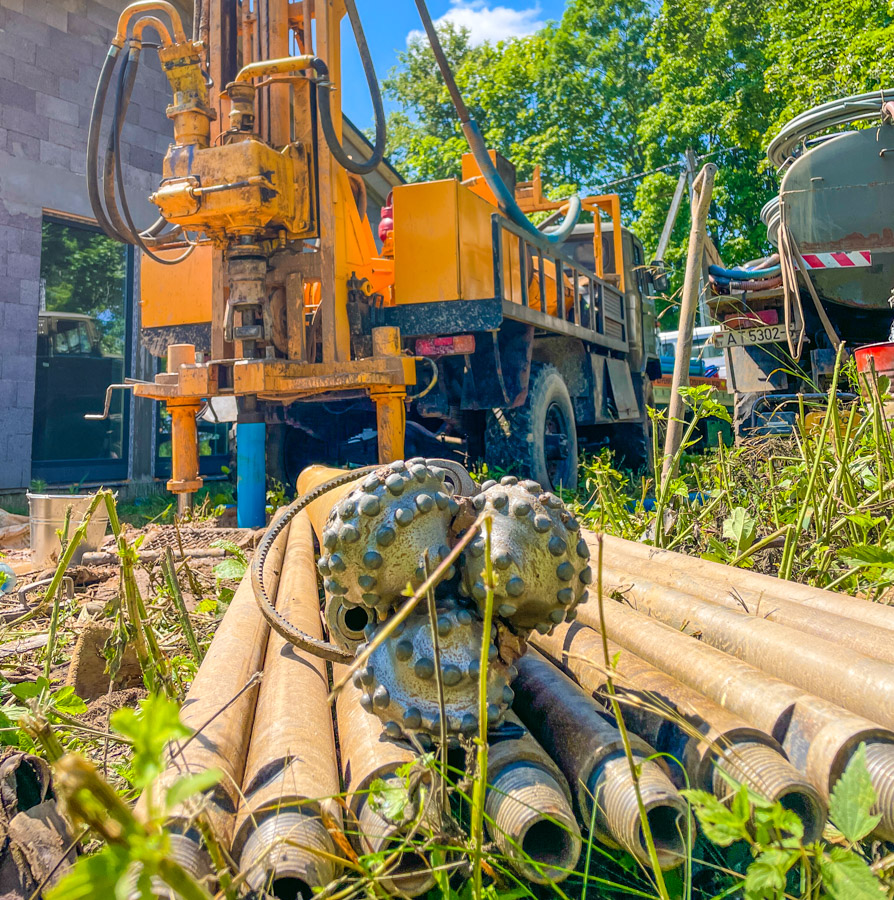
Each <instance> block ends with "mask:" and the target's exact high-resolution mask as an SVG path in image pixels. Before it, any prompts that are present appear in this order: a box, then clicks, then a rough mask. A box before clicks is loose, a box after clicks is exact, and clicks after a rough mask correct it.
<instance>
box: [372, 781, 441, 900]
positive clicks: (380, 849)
mask: <svg viewBox="0 0 894 900" xmlns="http://www.w3.org/2000/svg"><path fill="white" fill-rule="evenodd" d="M387 780H390V779H386V781H387ZM397 780H398V782H400V779H397ZM357 820H358V823H359V825H360V837H361V843H362V844H363V845H364V846H363V851H364V852H366V853H373V854H375V853H386V854H387V853H389V852H394V851H395V850H397V849H398V848H400V846H401V842H402V833H403V831H402V829H401V828H400V827H398V826H397V825H394V824H393V823H391V822H389V821H388V820H387V819H384V818H383V817H382V816H380V815H379V814H378V813H377V812H376V811H375V810H374V809H373V808H372V805H371V804H370V802H369V800H367V801H366V802H365V803H364V804H363V806H362V807H361V809H360V815H359V816H358V817H357ZM379 881H380V883H381V885H382V887H383V888H384V889H385V890H386V891H388V892H389V893H395V894H397V893H400V894H406V895H407V896H409V897H418V896H419V895H420V894H424V893H425V892H426V891H428V890H431V888H433V887H434V886H435V877H434V875H433V874H432V870H431V862H430V860H429V859H428V857H427V855H426V854H424V853H422V852H421V851H419V850H417V849H416V848H415V847H413V846H412V845H407V846H406V847H405V848H404V850H403V853H402V854H401V857H400V860H399V861H398V863H397V865H396V866H394V867H392V868H391V869H389V871H388V873H387V875H385V876H383V877H382V878H380V879H379Z"/></svg>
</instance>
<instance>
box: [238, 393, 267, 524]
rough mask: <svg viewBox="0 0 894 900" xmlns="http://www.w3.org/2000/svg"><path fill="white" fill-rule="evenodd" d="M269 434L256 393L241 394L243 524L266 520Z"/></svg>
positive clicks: (240, 501) (240, 496) (240, 506)
mask: <svg viewBox="0 0 894 900" xmlns="http://www.w3.org/2000/svg"><path fill="white" fill-rule="evenodd" d="M266 436H267V427H266V425H265V424H264V413H263V410H260V409H259V408H258V402H257V400H256V399H255V398H254V397H246V398H244V399H243V398H239V418H238V420H237V422H236V522H237V524H238V525H239V527H240V528H263V527H264V525H265V524H266V521H267V517H266V506H267V503H266V499H267V498H266V488H267V465H266Z"/></svg>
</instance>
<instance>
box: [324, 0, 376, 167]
mask: <svg viewBox="0 0 894 900" xmlns="http://www.w3.org/2000/svg"><path fill="white" fill-rule="evenodd" d="M345 10H346V11H347V13H348V19H349V20H350V22H351V28H352V29H353V31H354V40H355V42H356V43H357V50H358V52H359V53H360V63H361V65H362V66H363V74H364V75H365V76H366V83H367V85H369V97H370V99H371V100H372V105H373V114H374V116H375V122H376V140H375V144H374V145H373V153H372V156H371V157H370V158H369V159H368V160H366V162H362V163H360V162H356V161H355V160H353V159H351V157H350V156H348V154H347V153H345V150H344V147H342V145H341V144H340V143H339V140H338V135H337V134H336V133H335V126H334V124H333V122H332V104H331V102H330V97H329V87H330V81H329V67H328V66H327V65H326V63H325V62H324V61H323V60H322V59H314V61H313V67H314V70H315V71H316V73H317V74H318V75H319V76H320V77H319V79H318V80H317V106H318V107H319V110H320V127H321V128H322V130H323V136H324V137H325V138H326V143H327V145H328V146H329V152H330V153H331V154H332V155H333V156H334V157H335V160H336V162H337V163H338V164H339V165H340V166H342V167H344V168H345V169H347V170H348V171H349V172H353V173H354V174H355V175H368V174H369V173H370V172H372V171H374V170H375V168H376V167H377V166H378V165H379V163H381V162H382V160H383V159H384V158H385V136H386V133H385V107H384V105H383V103H382V90H381V88H380V87H379V80H378V79H377V78H376V70H375V69H374V68H373V63H372V56H371V54H370V52H369V45H368V44H367V42H366V35H365V34H364V33H363V25H362V24H361V22H360V16H359V15H358V14H357V6H356V4H355V3H354V0H345Z"/></svg>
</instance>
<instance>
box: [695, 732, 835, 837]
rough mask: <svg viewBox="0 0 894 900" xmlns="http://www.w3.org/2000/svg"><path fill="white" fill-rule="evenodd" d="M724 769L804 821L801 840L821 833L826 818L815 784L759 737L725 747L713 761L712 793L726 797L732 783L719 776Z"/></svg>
mask: <svg viewBox="0 0 894 900" xmlns="http://www.w3.org/2000/svg"><path fill="white" fill-rule="evenodd" d="M721 771H722V772H725V773H726V774H727V775H728V776H729V777H730V778H732V779H733V781H735V782H737V783H738V784H744V785H745V786H746V787H747V788H749V790H752V791H754V793H756V794H759V795H760V796H761V797H765V798H766V799H767V800H772V801H774V802H775V801H779V803H781V804H782V805H783V806H784V807H785V808H786V809H789V810H791V811H792V812H793V813H795V815H797V816H798V818H799V819H800V820H801V822H802V823H803V825H804V840H805V841H806V842H809V841H814V840H816V839H817V838H819V836H820V835H821V834H822V831H823V825H824V824H825V821H826V804H825V802H824V801H823V798H822V797H821V796H820V795H819V792H818V791H817V790H816V788H815V787H814V786H813V785H812V784H811V783H810V782H809V781H807V779H806V778H805V777H804V776H803V775H802V774H801V773H800V772H799V771H798V770H797V769H796V768H795V767H794V766H793V765H792V764H791V763H790V762H789V761H788V760H787V759H786V758H785V757H784V756H783V755H782V754H781V753H779V752H778V751H777V750H774V749H773V748H772V747H769V746H768V745H767V744H762V743H760V742H759V741H744V742H742V743H740V744H734V745H733V746H731V747H729V748H728V749H727V750H726V751H725V752H724V753H723V755H722V756H718V757H717V759H716V760H715V762H714V778H713V783H712V791H713V793H714V794H715V795H716V796H717V797H720V798H724V797H728V796H729V795H730V794H731V793H732V790H733V789H732V787H731V786H730V785H729V783H728V782H727V781H726V780H725V779H724V778H723V775H722V774H721Z"/></svg>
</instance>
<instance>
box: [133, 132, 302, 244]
mask: <svg viewBox="0 0 894 900" xmlns="http://www.w3.org/2000/svg"><path fill="white" fill-rule="evenodd" d="M310 197H311V190H310V172H309V162H308V160H307V157H306V153H305V151H304V150H303V149H302V148H301V147H299V146H298V145H295V144H290V145H289V146H287V147H286V148H285V149H284V150H283V151H282V152H279V151H277V150H274V149H273V148H272V147H269V146H268V145H267V144H265V143H263V141H258V140H243V141H234V142H233V143H230V144H222V145H216V146H214V147H205V148H199V149H196V148H195V147H193V146H192V145H187V146H185V147H172V148H171V149H170V151H169V152H168V155H167V156H166V157H165V162H164V180H163V181H162V183H161V185H160V186H159V188H158V190H157V191H156V192H155V193H154V194H153V195H152V197H151V198H150V199H151V200H152V202H153V203H155V205H156V206H157V207H158V209H159V211H160V212H161V214H162V215H163V216H164V217H165V218H166V219H167V220H168V221H169V222H174V223H176V224H178V225H181V226H182V227H183V228H185V229H197V230H202V231H205V232H206V233H207V234H209V235H218V236H220V235H223V234H233V233H239V232H240V231H241V232H243V233H245V234H252V233H254V232H256V231H258V230H263V229H265V228H269V227H280V228H284V229H285V230H286V231H287V232H288V233H289V234H290V235H293V236H298V237H302V236H303V237H307V236H310V234H311V233H312V232H313V229H314V224H313V221H312V215H311V205H310Z"/></svg>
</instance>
